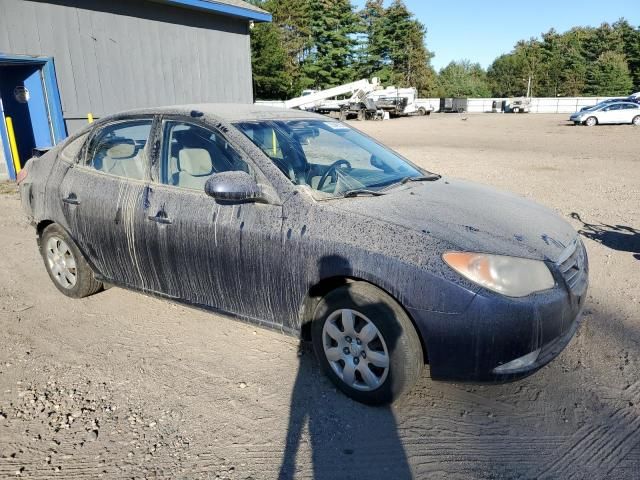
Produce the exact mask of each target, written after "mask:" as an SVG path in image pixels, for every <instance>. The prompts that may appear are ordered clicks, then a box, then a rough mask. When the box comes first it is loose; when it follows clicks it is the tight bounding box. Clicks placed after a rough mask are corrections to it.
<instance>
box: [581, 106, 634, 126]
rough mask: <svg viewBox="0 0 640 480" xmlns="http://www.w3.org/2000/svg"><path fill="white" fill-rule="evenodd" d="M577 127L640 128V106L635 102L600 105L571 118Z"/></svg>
mask: <svg viewBox="0 0 640 480" xmlns="http://www.w3.org/2000/svg"><path fill="white" fill-rule="evenodd" d="M569 120H570V121H571V122H573V123H575V124H576V125H581V124H582V125H587V126H588V127H593V126H594V125H598V124H616V123H617V124H633V125H637V126H640V104H638V103H634V102H627V101H624V102H619V101H616V102H607V103H600V104H598V105H595V106H593V107H591V108H590V109H588V110H580V111H579V112H576V113H574V114H573V115H571V116H570V117H569Z"/></svg>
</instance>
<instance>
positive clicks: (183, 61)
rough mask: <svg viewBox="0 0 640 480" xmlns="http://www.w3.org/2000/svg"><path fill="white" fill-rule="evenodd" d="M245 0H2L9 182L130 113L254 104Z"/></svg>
mask: <svg viewBox="0 0 640 480" xmlns="http://www.w3.org/2000/svg"><path fill="white" fill-rule="evenodd" d="M270 20H271V16H270V15H269V14H268V13H267V12H265V11H264V10H261V9H259V8H257V7H255V6H253V5H251V4H249V3H246V2H243V1H241V0H216V1H213V0H154V1H150V0H51V1H31V0H0V98H1V99H2V103H1V104H0V106H1V109H2V117H3V118H2V122H1V125H0V148H3V154H4V156H5V157H6V158H5V160H6V161H5V162H2V164H0V177H1V176H2V175H3V169H4V176H5V177H6V176H9V177H10V178H13V177H14V175H15V171H14V168H13V166H12V165H13V163H12V155H11V149H10V148H9V142H8V136H7V129H6V122H5V117H7V116H9V117H11V120H12V123H13V126H14V131H15V138H16V140H17V147H18V151H19V157H20V161H21V162H22V163H24V162H25V161H26V160H27V159H28V158H29V157H30V156H31V151H32V149H33V148H34V147H47V146H50V145H53V144H55V143H57V142H59V141H60V140H62V139H63V138H64V137H66V136H67V135H68V134H71V133H73V132H74V131H76V130H77V129H78V128H80V127H81V126H83V125H85V124H86V123H87V115H88V114H92V116H93V117H95V118H98V117H101V116H104V115H107V114H110V113H114V112H118V111H122V110H127V109H131V108H138V107H147V106H158V105H171V104H179V103H197V102H247V103H250V102H252V101H253V89H252V78H251V52H250V44H249V29H250V26H251V24H252V23H253V22H265V21H270Z"/></svg>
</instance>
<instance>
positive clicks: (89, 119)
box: [87, 113, 93, 123]
mask: <svg viewBox="0 0 640 480" xmlns="http://www.w3.org/2000/svg"><path fill="white" fill-rule="evenodd" d="M87 122H89V123H93V115H92V114H91V113H87Z"/></svg>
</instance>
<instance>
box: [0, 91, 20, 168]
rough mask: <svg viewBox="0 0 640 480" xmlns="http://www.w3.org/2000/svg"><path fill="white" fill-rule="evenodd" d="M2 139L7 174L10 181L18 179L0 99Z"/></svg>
mask: <svg viewBox="0 0 640 480" xmlns="http://www.w3.org/2000/svg"><path fill="white" fill-rule="evenodd" d="M0 138H2V150H4V160H5V163H6V164H7V172H8V174H9V180H15V179H16V170H15V168H13V161H12V159H13V155H11V147H10V146H9V136H8V135H7V126H6V125H5V123H4V110H3V109H2V99H0Z"/></svg>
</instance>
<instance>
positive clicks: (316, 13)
mask: <svg viewBox="0 0 640 480" xmlns="http://www.w3.org/2000/svg"><path fill="white" fill-rule="evenodd" d="M308 15H309V27H310V49H309V54H308V56H307V57H306V58H305V60H304V64H303V72H304V73H305V75H306V77H307V78H308V79H309V80H310V82H312V83H311V84H312V85H313V86H314V87H316V88H321V89H324V88H329V87H333V86H336V85H340V84H342V83H346V82H349V81H352V80H354V79H355V71H354V68H353V52H354V48H355V45H356V40H355V37H354V34H355V33H356V32H357V31H358V27H359V21H358V17H357V16H356V14H355V13H354V11H353V7H352V5H351V2H350V0H309V8H308Z"/></svg>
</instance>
